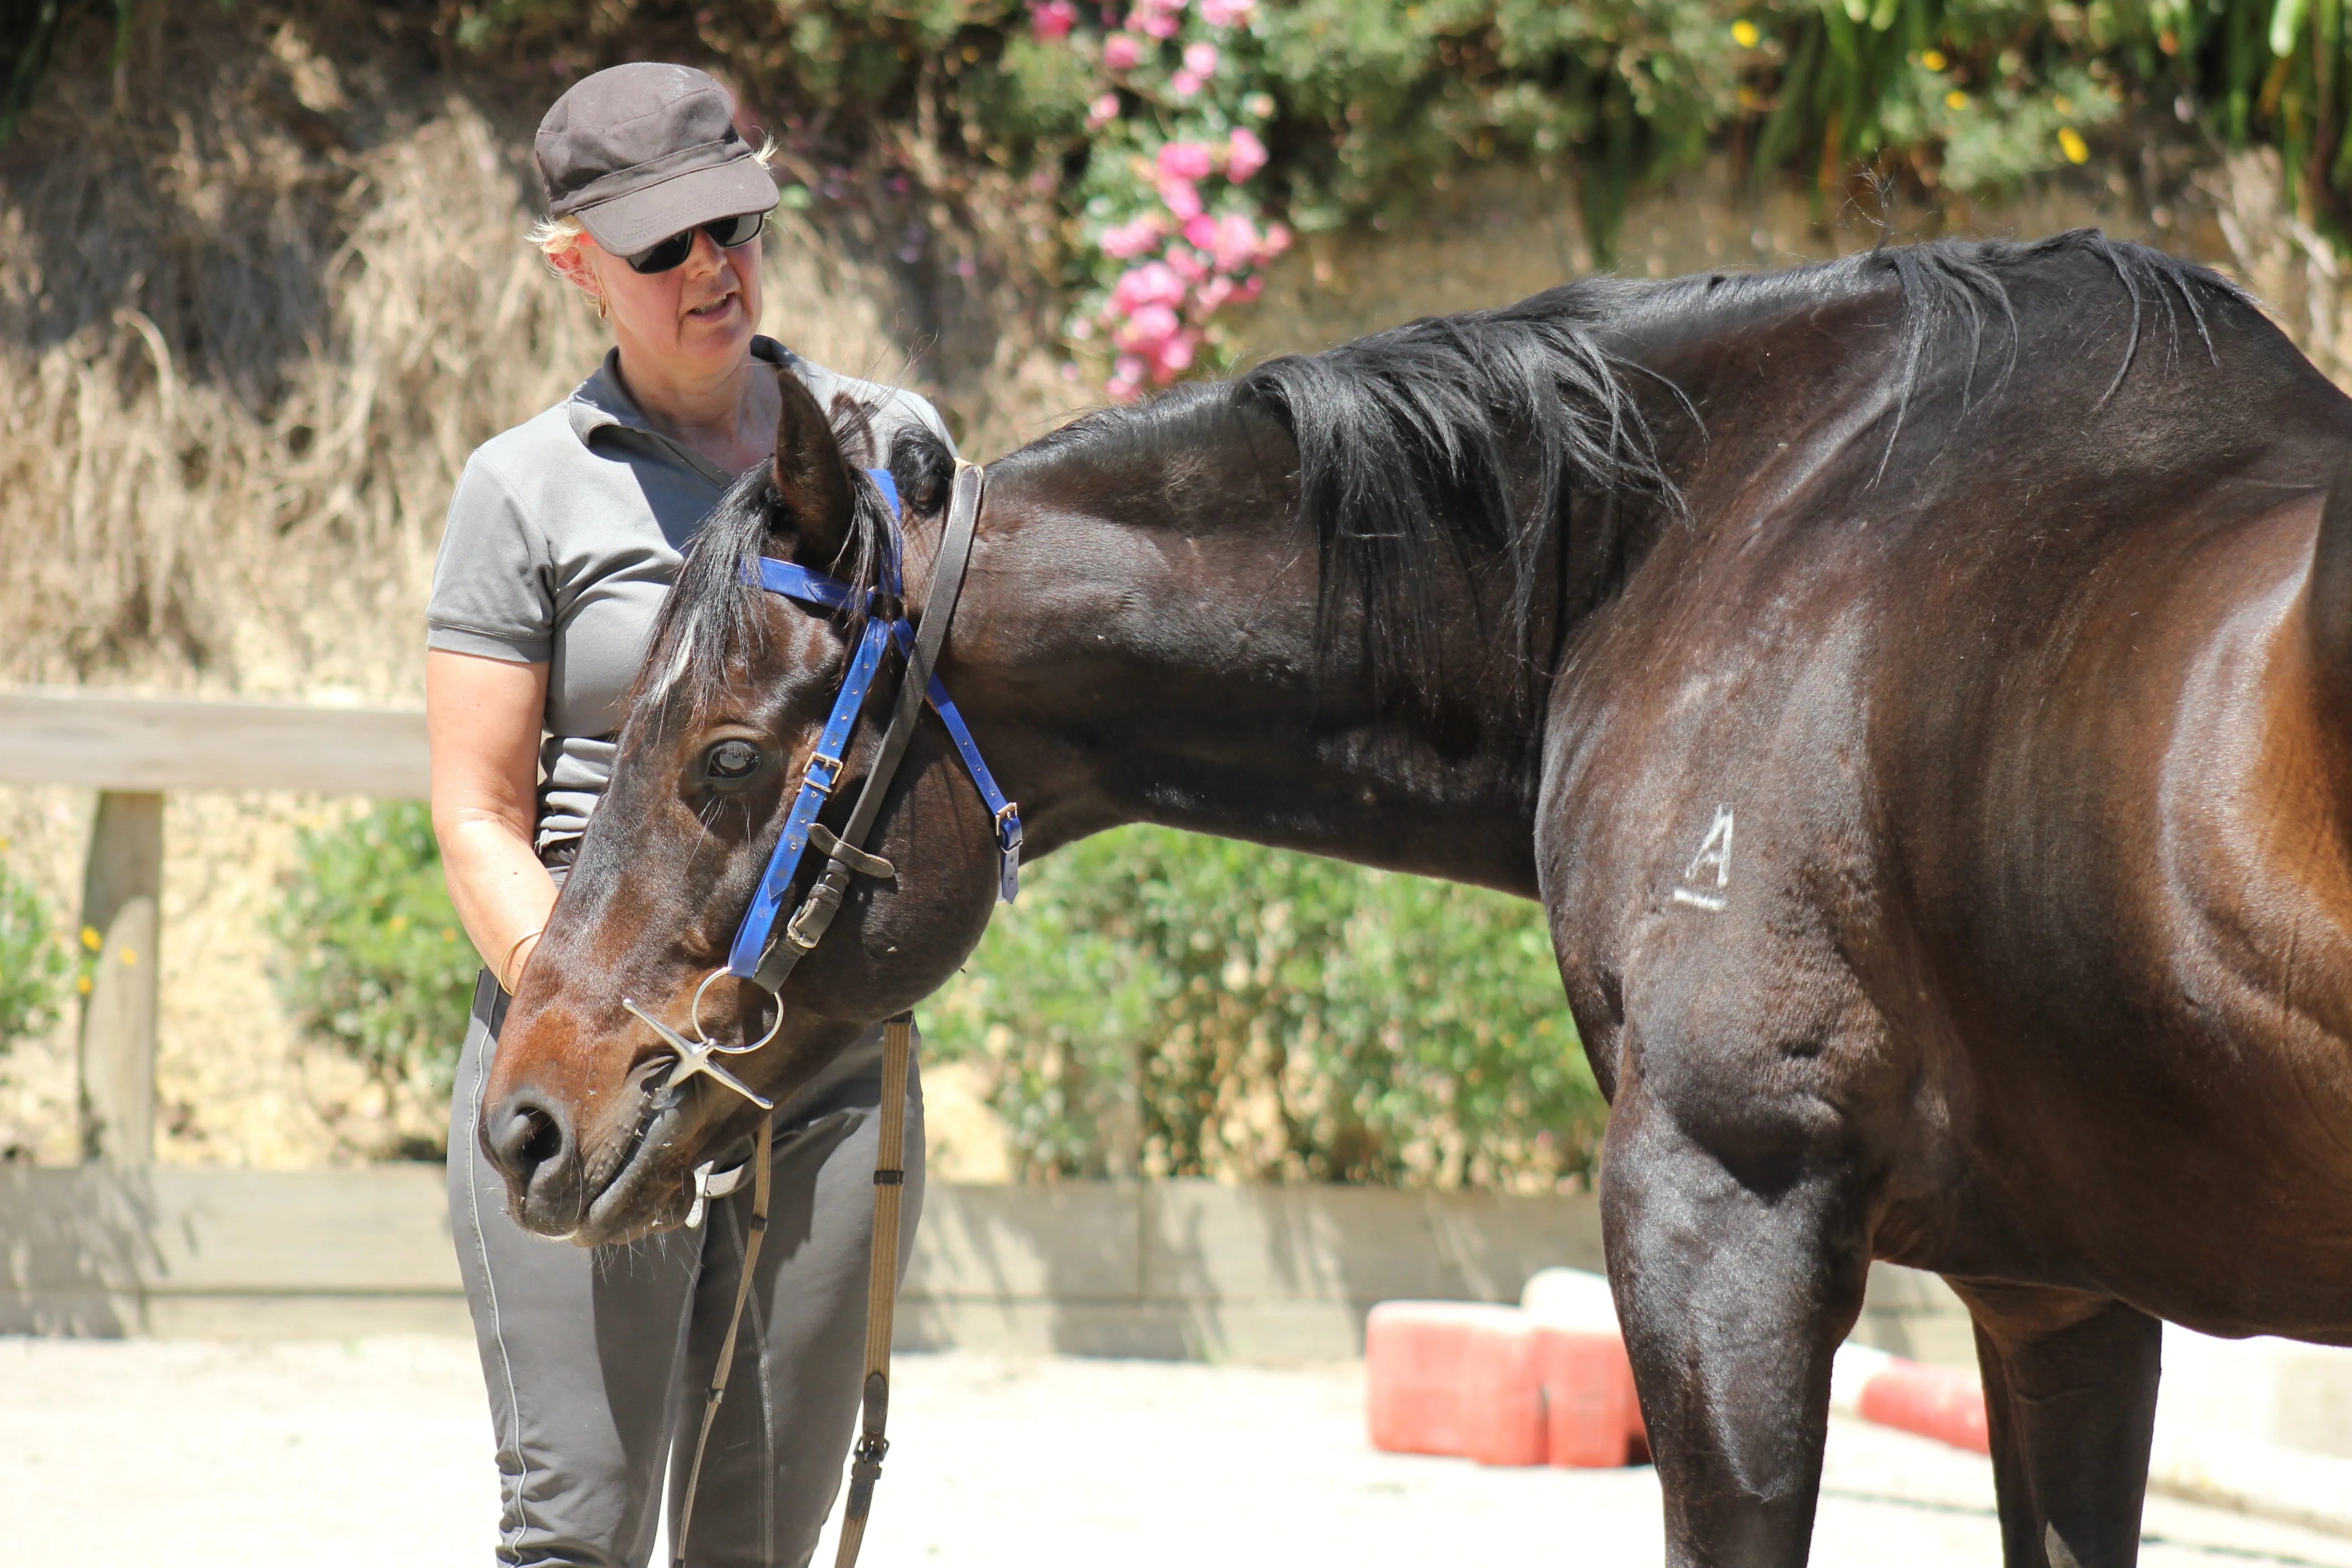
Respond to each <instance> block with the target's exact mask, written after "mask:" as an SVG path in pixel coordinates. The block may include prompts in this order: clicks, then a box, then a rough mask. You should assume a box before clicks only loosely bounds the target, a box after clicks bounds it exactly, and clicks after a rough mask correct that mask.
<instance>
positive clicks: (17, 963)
mask: <svg viewBox="0 0 2352 1568" xmlns="http://www.w3.org/2000/svg"><path fill="white" fill-rule="evenodd" d="M7 847H8V844H7V841H6V840H5V839H0V850H5V849H6V848H7ZM72 969H73V957H72V954H71V953H70V952H69V951H68V948H67V946H66V944H65V942H63V941H62V940H60V939H59V937H58V932H57V928H56V926H55V925H54V924H53V923H52V921H51V920H50V918H49V907H48V905H47V902H46V901H44V900H43V899H42V898H41V895H40V894H39V892H37V890H35V889H34V887H33V885H32V884H31V883H30V882H28V881H26V880H25V879H23V878H21V877H18V876H16V874H15V873H14V872H12V871H10V870H9V869H8V867H7V865H6V863H5V862H0V1056H5V1055H6V1054H7V1052H8V1049H9V1047H12V1046H14V1045H15V1044H16V1042H17V1041H18V1040H22V1039H27V1038H29V1037H32V1036H35V1035H38V1034H42V1033H45V1032H46V1031H47V1030H48V1029H50V1028H51V1027H53V1026H55V1025H56V1024H57V1022H58V1012H59V1009H60V1008H61V1007H62V1006H63V1005H64V1001H65V994H66V979H67V976H68V974H69V973H71V972H72Z"/></svg>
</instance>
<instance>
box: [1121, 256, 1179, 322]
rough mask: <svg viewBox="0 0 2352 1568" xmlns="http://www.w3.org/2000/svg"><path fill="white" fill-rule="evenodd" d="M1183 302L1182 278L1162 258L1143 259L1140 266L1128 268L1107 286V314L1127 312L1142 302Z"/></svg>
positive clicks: (1130, 312) (1124, 313) (1125, 313)
mask: <svg viewBox="0 0 2352 1568" xmlns="http://www.w3.org/2000/svg"><path fill="white" fill-rule="evenodd" d="M1183 302H1184V280H1183V279H1181V278H1179V277H1177V276H1176V274H1175V272H1174V270H1173V269H1172V268H1170V267H1169V265H1168V264H1167V263H1166V262H1164V261H1147V262H1145V263H1144V264H1143V265H1142V266H1140V267H1130V268H1128V269H1127V270H1126V271H1125V272H1123V273H1121V274H1120V275H1119V279H1118V282H1116V283H1114V284H1112V285H1111V289H1110V304H1109V306H1108V311H1107V313H1108V314H1110V315H1118V316H1125V315H1131V314H1133V313H1134V312H1135V311H1136V310H1140V309H1141V308H1142V307H1144V306H1146V305H1154V304H1157V305H1181V304H1182V303H1183Z"/></svg>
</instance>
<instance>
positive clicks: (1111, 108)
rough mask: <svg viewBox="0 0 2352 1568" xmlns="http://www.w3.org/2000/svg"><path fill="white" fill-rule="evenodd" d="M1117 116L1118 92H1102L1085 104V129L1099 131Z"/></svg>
mask: <svg viewBox="0 0 2352 1568" xmlns="http://www.w3.org/2000/svg"><path fill="white" fill-rule="evenodd" d="M1117 119H1118V94H1117V93H1115V92H1107V93H1104V94H1103V95H1102V96H1101V97H1099V98H1097V99H1096V100H1094V101H1093V102H1092V103H1089V104H1087V130H1089V131H1099V130H1101V129H1102V128H1103V127H1104V126H1106V125H1108V124H1109V123H1110V122H1111V121H1114V120H1117Z"/></svg>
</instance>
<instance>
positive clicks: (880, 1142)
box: [833, 1013, 915, 1568]
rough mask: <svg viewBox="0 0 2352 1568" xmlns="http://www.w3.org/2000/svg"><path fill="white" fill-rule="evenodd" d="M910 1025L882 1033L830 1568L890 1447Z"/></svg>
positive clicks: (859, 1536)
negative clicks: (845, 1481) (867, 1243)
mask: <svg viewBox="0 0 2352 1568" xmlns="http://www.w3.org/2000/svg"><path fill="white" fill-rule="evenodd" d="M914 1027H915V1018H914V1015H913V1014H911V1013H901V1014H899V1015H898V1016H897V1017H895V1018H893V1019H891V1020H890V1021H889V1022H888V1023H887V1024H885V1025H884V1026H882V1128H881V1136H880V1137H879V1138H878V1139H877V1140H876V1145H877V1146H876V1149H875V1154H874V1258H873V1265H872V1270H871V1272H870V1273H869V1274H868V1275H867V1276H866V1392H865V1418H864V1420H863V1422H862V1423H861V1425H860V1430H859V1432H858V1435H857V1448H856V1453H855V1454H854V1456H853V1457H852V1458H851V1460H850V1466H849V1502H848V1505H847V1506H846V1507H845V1508H844V1509H843V1510H842V1513H841V1552H840V1554H839V1555H838V1556H836V1557H835V1558H834V1560H833V1562H834V1568H853V1564H855V1563H856V1561H857V1549H858V1547H860V1546H861V1545H863V1544H865V1542H866V1513H867V1512H868V1510H871V1509H872V1508H873V1506H874V1483H875V1482H877V1481H878V1480H880V1479H882V1456H883V1455H885V1454H887V1453H888V1452H889V1451H890V1440H889V1439H888V1438H887V1437H886V1436H883V1435H882V1433H883V1428H884V1427H885V1426H887V1425H888V1424H889V1420H890V1323H891V1319H892V1317H893V1315H894V1314H895V1311H896V1310H897V1307H898V1205H899V1203H900V1201H901V1199H902V1198H903V1197H904V1196H905V1194H906V1190H907V1172H906V1152H907V1058H908V1056H909V1055H910V1054H911V1049H912V1037H913V1034H914Z"/></svg>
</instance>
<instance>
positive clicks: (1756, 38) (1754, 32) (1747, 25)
mask: <svg viewBox="0 0 2352 1568" xmlns="http://www.w3.org/2000/svg"><path fill="white" fill-rule="evenodd" d="M1731 41H1732V42H1733V43H1735V44H1738V46H1739V47H1741V48H1743V49H1752V48H1754V47H1756V46H1757V45H1759V44H1760V43H1762V42H1763V41H1764V35H1763V33H1761V32H1760V31H1759V30H1758V28H1757V26H1756V24H1755V23H1753V22H1751V21H1749V20H1748V18H1747V17H1745V16H1742V17H1741V18H1740V19H1739V20H1738V21H1737V22H1734V23H1733V24H1731Z"/></svg>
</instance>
